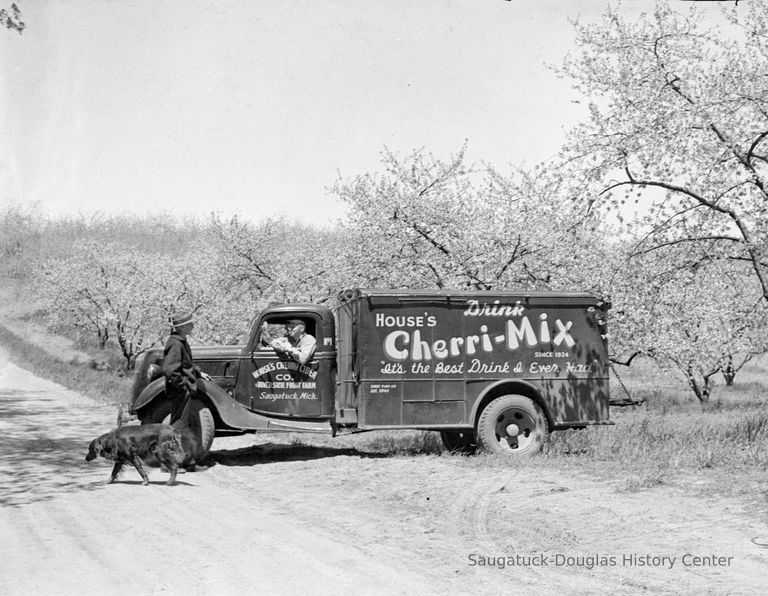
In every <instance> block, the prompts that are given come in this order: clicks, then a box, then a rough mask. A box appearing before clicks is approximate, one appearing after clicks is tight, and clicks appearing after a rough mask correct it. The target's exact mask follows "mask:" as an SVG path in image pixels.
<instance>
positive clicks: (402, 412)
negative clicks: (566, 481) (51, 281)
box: [131, 289, 609, 455]
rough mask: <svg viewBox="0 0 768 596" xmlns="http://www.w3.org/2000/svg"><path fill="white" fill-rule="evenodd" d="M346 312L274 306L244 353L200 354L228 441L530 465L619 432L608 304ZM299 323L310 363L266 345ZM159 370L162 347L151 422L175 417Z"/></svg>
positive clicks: (204, 390) (465, 302) (437, 302)
mask: <svg viewBox="0 0 768 596" xmlns="http://www.w3.org/2000/svg"><path fill="white" fill-rule="evenodd" d="M338 303H339V306H338V307H337V308H336V309H334V310H333V311H332V310H331V309H328V308H326V307H324V306H319V305H312V304H286V305H279V306H275V307H271V308H268V309H265V310H264V311H262V312H261V313H260V315H259V316H258V317H257V318H256V319H255V320H254V322H253V325H252V328H251V331H250V336H249V338H248V342H247V343H246V345H244V346H228V347H202V348H201V347H198V348H194V349H193V352H194V355H195V361H196V363H197V364H198V366H200V368H201V369H202V370H203V371H204V372H206V373H208V374H209V375H210V376H211V377H212V381H203V382H202V383H201V389H200V392H199V395H198V399H197V400H196V401H197V402H198V408H199V409H200V410H203V411H206V412H208V415H209V417H210V418H211V419H212V424H213V426H215V433H216V435H217V436H223V435H227V434H236V433H243V432H259V431H264V432H277V431H286V432H300V431H310V432H329V433H334V434H335V433H337V432H347V431H349V432H357V431H367V430H376V429H403V428H413V429H426V430H437V431H441V433H442V437H443V441H444V443H445V444H446V446H448V447H450V448H453V449H461V450H471V449H474V447H475V446H476V445H479V446H480V447H483V448H485V449H487V450H490V451H495V452H499V453H508V454H513V455H515V454H519V455H527V454H530V453H533V452H536V451H537V450H538V449H539V448H540V447H541V445H542V444H543V443H544V441H546V438H547V435H548V432H549V431H550V430H559V429H565V428H569V427H584V426H586V425H591V424H609V413H608V409H609V408H608V406H609V393H608V354H607V327H606V316H607V310H608V308H609V305H608V304H607V303H605V302H603V301H601V300H599V299H597V298H595V297H593V296H590V295H588V294H582V293H562V292H510V291H506V292H478V291H404V290H363V289H354V290H345V291H344V292H341V293H340V294H339V300H338ZM295 318H300V319H303V320H304V321H306V322H307V332H308V333H310V334H311V335H313V336H314V337H315V338H316V340H317V345H316V350H315V354H314V356H313V357H312V359H311V360H310V361H309V362H307V364H303V365H302V364H299V363H297V362H295V361H293V360H292V359H290V358H288V357H286V356H284V355H282V354H279V353H277V352H275V351H274V350H273V349H272V348H271V347H269V345H268V344H267V343H266V342H264V341H262V339H263V338H262V333H263V329H264V326H265V325H267V326H271V325H283V324H285V323H286V322H287V321H288V320H290V319H295ZM161 359H162V350H151V351H149V352H148V353H147V354H146V355H145V357H144V358H143V359H142V360H141V362H140V365H139V367H138V369H137V374H136V380H135V383H134V395H133V403H132V407H131V410H132V413H134V414H136V415H138V417H139V418H140V419H141V420H142V421H146V422H152V421H156V420H157V419H158V418H159V417H160V416H164V415H165V414H166V413H167V412H166V410H167V408H166V407H165V406H163V405H162V404H163V400H164V381H163V378H162V375H161V372H160V364H161Z"/></svg>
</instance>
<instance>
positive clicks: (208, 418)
mask: <svg viewBox="0 0 768 596" xmlns="http://www.w3.org/2000/svg"><path fill="white" fill-rule="evenodd" d="M190 408H191V410H192V415H194V416H196V417H197V420H199V428H198V429H197V430H198V431H199V433H197V434H199V436H198V437H196V441H195V442H196V443H197V448H196V449H195V453H194V454H193V458H194V460H195V461H196V462H198V463H199V462H200V461H202V459H203V458H204V457H205V456H206V455H208V452H209V451H210V449H211V445H212V444H213V437H214V435H215V434H216V423H215V422H214V420H213V414H212V413H211V409H210V408H209V407H208V405H207V404H206V403H205V402H204V401H203V400H201V399H200V398H197V397H195V398H192V401H191V402H190ZM139 418H140V420H141V423H142V424H156V423H159V422H161V423H163V424H170V421H171V402H169V401H168V400H167V399H165V395H163V394H161V395H158V396H157V397H156V398H155V399H154V400H153V401H152V402H151V403H150V404H149V405H148V406H147V407H146V408H144V409H143V410H142V411H141V412H139Z"/></svg>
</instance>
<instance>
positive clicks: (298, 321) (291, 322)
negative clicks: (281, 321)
mask: <svg viewBox="0 0 768 596" xmlns="http://www.w3.org/2000/svg"><path fill="white" fill-rule="evenodd" d="M285 324H286V325H304V326H305V327H306V326H307V323H306V322H305V321H302V320H301V319H289V320H288V321H286V323H285Z"/></svg>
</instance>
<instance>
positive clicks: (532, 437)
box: [477, 395, 549, 457]
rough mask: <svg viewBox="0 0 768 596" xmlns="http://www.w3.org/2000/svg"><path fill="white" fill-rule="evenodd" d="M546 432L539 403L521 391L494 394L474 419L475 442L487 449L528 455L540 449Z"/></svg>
mask: <svg viewBox="0 0 768 596" xmlns="http://www.w3.org/2000/svg"><path fill="white" fill-rule="evenodd" d="M548 436H549V427H548V425H547V418H546V416H545V415H544V412H543V411H542V409H541V407H540V406H539V404H537V403H536V402H534V401H533V400H532V399H530V398H528V397H525V396H523V395H502V396H501V397H497V398H496V399H494V400H493V401H492V402H491V403H489V404H488V405H487V406H485V409H484V410H483V411H482V413H481V414H480V418H479V419H478V421H477V443H478V445H479V446H480V447H481V448H482V449H483V450H484V451H488V452H490V453H498V454H500V455H513V456H515V457H528V456H531V455H533V454H534V453H538V452H539V451H540V450H541V448H542V446H543V445H544V443H546V442H547V437H548Z"/></svg>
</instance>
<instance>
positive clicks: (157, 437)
mask: <svg viewBox="0 0 768 596" xmlns="http://www.w3.org/2000/svg"><path fill="white" fill-rule="evenodd" d="M99 456H101V457H103V458H104V459H108V460H111V461H114V462H115V466H114V467H113V468H112V474H111V475H110V477H109V483H110V484H111V483H112V482H114V481H115V480H116V479H117V475H118V474H119V473H120V471H121V470H122V469H123V465H124V464H125V463H130V464H132V465H133V467H135V468H136V470H137V471H138V472H139V474H140V475H141V478H142V480H143V484H144V486H146V485H147V484H149V478H148V477H147V473H146V472H145V471H144V464H145V460H147V459H149V460H156V461H157V462H159V463H160V464H161V465H162V466H164V467H165V468H167V469H168V471H169V472H170V473H171V477H170V479H169V480H168V484H176V474H177V472H178V470H179V466H180V465H181V464H182V463H183V462H184V461H185V459H186V455H185V450H184V447H183V446H182V436H181V434H180V433H179V432H178V431H177V430H176V429H174V428H173V427H172V426H169V425H167V424H141V425H130V426H120V427H118V428H116V429H114V430H112V431H110V432H108V433H105V434H103V435H101V436H100V437H98V438H96V439H94V440H93V441H91V444H90V445H89V447H88V455H86V456H85V461H93V460H94V459H96V458H97V457H99Z"/></svg>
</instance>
